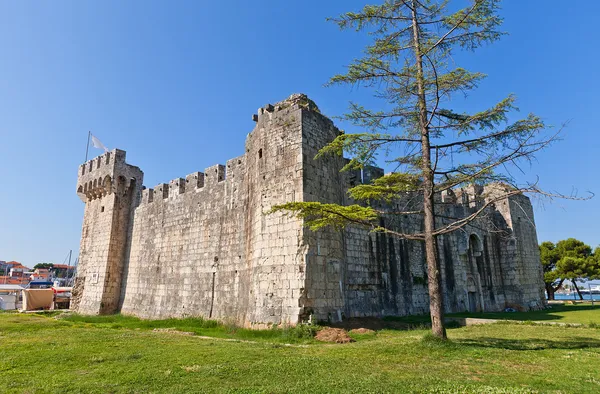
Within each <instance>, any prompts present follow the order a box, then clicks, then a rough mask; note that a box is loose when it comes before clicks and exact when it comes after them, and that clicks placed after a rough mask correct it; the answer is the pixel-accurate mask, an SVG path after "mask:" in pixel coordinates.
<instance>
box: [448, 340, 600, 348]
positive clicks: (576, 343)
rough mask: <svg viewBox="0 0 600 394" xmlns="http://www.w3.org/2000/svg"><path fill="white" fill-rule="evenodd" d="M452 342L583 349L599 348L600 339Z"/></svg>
mask: <svg viewBox="0 0 600 394" xmlns="http://www.w3.org/2000/svg"><path fill="white" fill-rule="evenodd" d="M453 342H454V343H456V344H457V345H462V346H473V347H489V348H496V349H507V350H546V349H585V348H600V340H598V339H595V338H582V337H579V338H572V339H569V340H557V341H554V340H550V339H540V338H530V339H505V338H489V337H478V338H467V339H454V340H453Z"/></svg>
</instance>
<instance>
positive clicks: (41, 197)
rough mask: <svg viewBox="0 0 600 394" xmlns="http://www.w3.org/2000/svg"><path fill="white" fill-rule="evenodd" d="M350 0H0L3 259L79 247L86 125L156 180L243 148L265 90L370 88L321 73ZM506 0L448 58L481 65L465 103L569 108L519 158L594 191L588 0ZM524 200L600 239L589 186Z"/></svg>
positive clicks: (348, 93)
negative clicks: (548, 141) (498, 36)
mask: <svg viewBox="0 0 600 394" xmlns="http://www.w3.org/2000/svg"><path fill="white" fill-rule="evenodd" d="M361 4H362V2H361V1H357V0H344V1H341V0H339V1H315V0H304V1H295V2H292V1H262V0H257V1H241V0H239V1H212V2H201V1H187V2H186V1H177V2H167V1H161V2H158V1H127V2H122V1H116V0H115V1H95V2H91V1H90V2H82V1H60V2H24V1H21V2H8V1H3V2H0V37H1V39H0V181H1V183H0V260H18V261H21V262H23V263H24V264H26V265H29V266H32V265H34V264H35V263H37V262H40V261H53V262H55V263H61V262H62V261H63V259H64V257H65V256H66V254H67V253H68V250H69V249H73V250H74V251H77V249H78V246H79V235H80V231H81V221H82V215H83V203H82V202H81V201H80V200H79V198H78V197H77V195H76V194H75V185H76V179H77V169H78V165H79V164H81V162H82V161H83V159H84V155H85V143H86V136H87V131H88V130H92V132H93V133H94V134H95V135H97V136H98V137H99V138H100V140H101V141H102V142H103V143H104V144H105V145H107V146H108V147H109V148H111V149H112V148H120V149H125V150H127V157H128V161H129V162H130V163H132V164H134V165H137V166H140V167H141V169H142V170H143V171H144V173H145V182H144V183H145V184H146V185H147V186H150V187H152V186H154V185H155V184H158V183H159V182H166V181H169V180H171V179H173V178H176V177H179V176H185V175H186V174H188V173H191V172H193V171H198V170H199V171H202V170H203V169H204V168H206V167H208V166H210V165H213V164H217V163H225V161H226V160H227V159H229V158H232V157H235V156H238V155H240V154H242V153H243V144H244V139H245V137H246V134H247V133H248V132H250V131H251V130H252V128H253V125H254V124H253V122H252V120H251V115H252V114H253V113H254V112H255V111H256V109H257V108H259V107H261V106H262V105H264V104H266V103H273V102H276V101H278V100H281V99H283V98H285V97H287V96H289V95H290V94H291V93H294V92H304V93H306V94H308V95H309V96H310V97H311V98H312V99H313V100H315V101H316V102H317V104H318V105H319V107H320V108H321V110H322V111H323V112H324V113H325V114H327V115H330V116H334V115H340V114H342V113H343V112H344V110H345V109H346V107H347V102H348V100H351V99H352V100H357V101H361V99H362V98H365V97H368V91H367V90H365V89H359V90H356V89H355V90H352V89H350V88H324V87H322V85H323V83H324V82H326V81H327V79H328V78H329V77H330V76H331V75H333V74H335V73H339V72H342V71H343V70H344V65H346V64H348V63H349V62H350V60H351V59H352V58H353V57H355V56H358V54H359V53H360V50H361V48H362V46H363V44H364V43H365V42H366V37H364V36H362V35H359V34H355V33H352V32H341V31H339V30H338V28H337V27H336V26H334V25H333V24H331V23H327V22H326V21H325V18H326V17H329V16H335V15H337V14H340V13H342V12H344V11H348V10H354V9H357V8H359V6H360V5H361ZM503 7H504V9H503V11H502V14H503V16H504V17H505V24H504V30H506V31H507V32H509V33H510V35H509V36H507V37H505V38H504V39H502V40H501V41H500V42H498V43H496V44H494V45H492V46H490V47H487V48H484V49H482V50H480V51H478V52H477V53H475V54H468V55H465V56H463V55H461V56H459V57H458V60H459V61H460V65H461V66H463V67H466V68H469V69H470V70H473V71H481V72H484V73H486V74H488V75H489V78H488V79H487V80H486V81H485V82H484V83H483V84H482V86H481V88H480V89H479V90H478V91H477V92H476V93H474V94H473V95H472V96H471V97H470V98H471V100H470V104H469V106H470V109H473V110H480V109H483V108H485V107H488V106H490V105H492V104H493V103H494V102H495V101H498V100H500V99H502V98H503V97H505V96H506V95H508V94H509V93H515V94H517V96H518V97H519V106H520V107H521V110H522V113H523V115H525V114H527V113H528V112H535V113H537V114H539V115H540V116H542V117H543V118H544V119H545V120H546V121H547V122H548V123H550V124H555V125H558V124H560V123H562V122H563V121H566V120H571V123H570V125H569V128H568V130H567V133H566V134H565V136H564V141H562V142H561V143H560V144H558V145H556V146H554V147H552V148H551V149H549V150H547V151H546V152H544V153H542V154H540V155H539V160H538V162H536V163H534V164H533V167H532V168H531V169H529V168H527V170H530V171H532V173H536V174H539V175H540V178H541V180H542V185H543V186H545V187H546V188H548V189H552V190H558V191H563V192H567V193H568V192H570V191H571V189H572V188H577V189H579V190H580V191H585V190H592V191H596V192H600V187H599V183H600V176H599V175H598V170H599V169H600V154H599V153H598V151H599V149H598V147H599V145H600V134H599V133H598V126H597V125H598V119H597V118H596V111H597V108H598V106H599V104H600V103H599V101H598V99H597V96H596V95H597V92H598V91H599V90H600V89H599V88H600V82H599V81H600V79H599V78H598V77H597V76H598V64H600V55H599V52H598V51H597V48H596V46H597V43H598V41H599V40H598V38H599V37H598V36H599V33H598V31H599V29H598V26H597V25H598V22H597V15H598V14H599V13H600V2H598V1H591V0H589V1H577V2H559V1H543V0H529V1H515V0H506V1H505V2H504V5H503ZM338 124H339V122H338ZM339 125H340V126H341V127H342V128H345V129H347V130H350V131H352V129H351V128H349V127H348V126H347V125H344V124H339ZM99 153H101V152H100V151H98V150H93V151H92V154H99ZM535 208H536V220H537V224H538V234H539V239H540V241H541V240H551V241H558V240H560V239H563V238H567V237H576V238H579V239H581V240H583V241H585V242H587V243H589V244H591V245H592V246H597V245H599V244H600V235H599V232H598V230H597V229H598V226H599V224H600V209H599V208H600V197H598V198H596V199H594V200H592V201H588V202H571V201H556V202H554V203H549V202H546V203H544V204H543V205H541V204H538V203H535Z"/></svg>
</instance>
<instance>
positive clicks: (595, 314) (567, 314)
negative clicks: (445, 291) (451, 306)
mask: <svg viewBox="0 0 600 394" xmlns="http://www.w3.org/2000/svg"><path fill="white" fill-rule="evenodd" d="M449 316H454V317H478V318H479V317H480V318H487V319H502V320H521V321H542V322H556V323H579V324H592V325H595V324H600V303H598V302H596V303H595V305H594V306H592V304H591V303H582V304H575V305H552V306H551V307H550V308H549V309H544V310H541V311H533V312H512V313H511V312H498V313H454V314H452V315H449Z"/></svg>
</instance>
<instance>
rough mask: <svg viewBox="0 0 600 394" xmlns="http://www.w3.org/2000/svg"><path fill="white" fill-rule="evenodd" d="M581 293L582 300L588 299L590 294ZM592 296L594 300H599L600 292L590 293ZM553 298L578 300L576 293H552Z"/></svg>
mask: <svg viewBox="0 0 600 394" xmlns="http://www.w3.org/2000/svg"><path fill="white" fill-rule="evenodd" d="M582 295H583V300H584V301H586V300H587V301H590V300H591V298H590V295H589V294H582ZM592 295H593V296H594V301H600V294H592ZM554 298H555V299H556V300H575V301H578V300H579V295H578V294H577V293H571V294H570V295H567V294H554Z"/></svg>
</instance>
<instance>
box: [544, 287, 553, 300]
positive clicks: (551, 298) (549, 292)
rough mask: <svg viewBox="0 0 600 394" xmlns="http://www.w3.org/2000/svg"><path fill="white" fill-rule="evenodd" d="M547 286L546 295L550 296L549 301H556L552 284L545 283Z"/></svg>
mask: <svg viewBox="0 0 600 394" xmlns="http://www.w3.org/2000/svg"><path fill="white" fill-rule="evenodd" d="M545 285H546V293H547V294H548V301H554V287H552V283H545Z"/></svg>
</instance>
